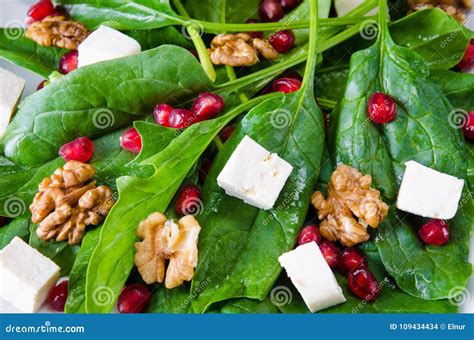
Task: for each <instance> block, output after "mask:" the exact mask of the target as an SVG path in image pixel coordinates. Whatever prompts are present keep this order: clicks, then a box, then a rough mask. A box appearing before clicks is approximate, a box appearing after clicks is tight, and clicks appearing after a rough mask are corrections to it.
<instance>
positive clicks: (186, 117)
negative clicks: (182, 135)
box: [168, 109, 197, 129]
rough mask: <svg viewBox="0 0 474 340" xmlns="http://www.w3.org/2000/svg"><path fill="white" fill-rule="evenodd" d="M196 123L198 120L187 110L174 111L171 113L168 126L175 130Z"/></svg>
mask: <svg viewBox="0 0 474 340" xmlns="http://www.w3.org/2000/svg"><path fill="white" fill-rule="evenodd" d="M194 123H197V119H196V117H195V116H194V114H193V113H192V112H191V111H189V110H186V109H173V110H172V111H171V112H170V118H169V120H168V126H169V127H172V128H175V129H184V128H187V127H189V126H191V125H193V124H194Z"/></svg>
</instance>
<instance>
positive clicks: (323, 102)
mask: <svg viewBox="0 0 474 340" xmlns="http://www.w3.org/2000/svg"><path fill="white" fill-rule="evenodd" d="M316 101H317V102H318V105H319V106H320V107H322V108H325V109H330V110H332V109H334V108H335V107H336V105H337V102H335V101H334V100H330V99H326V98H319V97H316Z"/></svg>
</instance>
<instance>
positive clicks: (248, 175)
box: [217, 136, 293, 209]
mask: <svg viewBox="0 0 474 340" xmlns="http://www.w3.org/2000/svg"><path fill="white" fill-rule="evenodd" d="M292 171H293V167H292V166H291V165H290V164H289V163H288V162H287V161H285V160H284V159H282V158H280V157H279V156H278V155H277V154H274V153H270V152H269V151H268V150H266V149H265V148H264V147H262V146H261V145H260V144H258V143H257V142H255V141H254V140H253V139H251V138H250V137H248V136H245V137H244V138H243V139H242V141H241V142H240V143H239V145H238V146H237V148H236V149H235V150H234V152H233V153H232V155H231V157H230V158H229V160H228V161H227V163H226V165H225V166H224V169H222V171H221V173H220V174H219V177H217V183H218V185H219V186H220V187H221V188H222V189H224V190H225V192H226V193H227V194H228V195H230V196H233V197H237V198H240V199H241V200H243V201H244V202H245V203H248V204H250V205H253V206H255V207H257V208H260V209H271V208H273V206H274V204H275V202H276V200H277V198H278V196H279V195H280V192H281V190H282V189H283V187H284V185H285V183H286V181H287V179H288V177H289V176H290V174H291V172H292Z"/></svg>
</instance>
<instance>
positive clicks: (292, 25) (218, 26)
mask: <svg viewBox="0 0 474 340" xmlns="http://www.w3.org/2000/svg"><path fill="white" fill-rule="evenodd" d="M367 19H368V18H367V17H340V18H328V19H320V26H324V27H330V26H347V25H354V24H358V23H360V22H362V21H365V20H367ZM196 22H198V23H199V24H200V25H201V27H202V28H203V29H204V30H205V31H208V32H223V31H224V32H253V31H264V32H265V31H279V30H287V29H300V28H308V27H310V26H311V22H310V20H295V21H288V22H269V23H254V24H224V23H216V22H210V21H198V20H196Z"/></svg>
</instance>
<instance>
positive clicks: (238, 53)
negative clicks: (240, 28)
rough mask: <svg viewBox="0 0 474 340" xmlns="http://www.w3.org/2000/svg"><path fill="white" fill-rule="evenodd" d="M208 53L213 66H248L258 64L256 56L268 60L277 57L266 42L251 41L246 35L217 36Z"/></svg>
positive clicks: (250, 37)
mask: <svg viewBox="0 0 474 340" xmlns="http://www.w3.org/2000/svg"><path fill="white" fill-rule="evenodd" d="M208 52H209V55H210V57H211V61H212V63H213V64H214V65H228V66H250V65H254V64H256V63H258V62H259V59H258V54H260V55H261V56H263V57H264V58H265V59H269V60H272V59H275V58H276V57H278V52H277V51H276V50H275V49H274V48H273V46H272V45H271V44H269V43H268V42H267V41H266V40H262V39H258V38H254V39H253V38H252V36H251V35H250V34H247V33H238V34H220V35H217V36H215V37H214V39H212V41H211V48H210V49H208Z"/></svg>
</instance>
